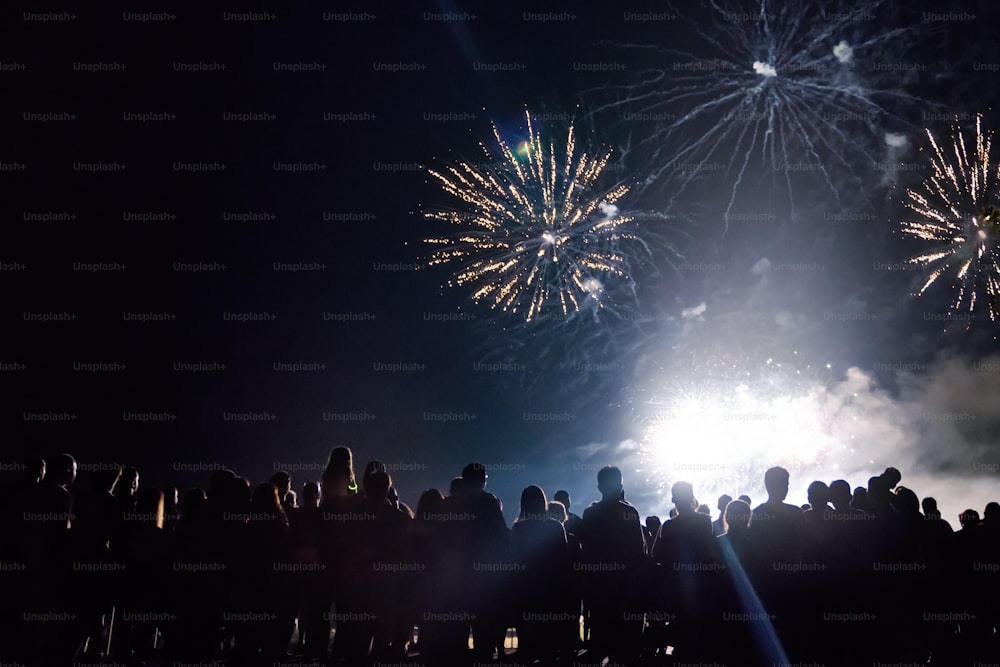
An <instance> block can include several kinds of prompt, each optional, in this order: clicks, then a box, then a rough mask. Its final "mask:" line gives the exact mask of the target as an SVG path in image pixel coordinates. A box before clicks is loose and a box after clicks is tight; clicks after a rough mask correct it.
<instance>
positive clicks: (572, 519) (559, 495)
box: [552, 489, 583, 535]
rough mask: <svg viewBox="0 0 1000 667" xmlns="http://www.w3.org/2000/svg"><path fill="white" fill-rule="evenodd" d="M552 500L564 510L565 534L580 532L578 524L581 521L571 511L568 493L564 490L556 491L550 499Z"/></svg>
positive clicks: (571, 505) (571, 506)
mask: <svg viewBox="0 0 1000 667" xmlns="http://www.w3.org/2000/svg"><path fill="white" fill-rule="evenodd" d="M552 499H553V500H555V501H556V502H560V503H562V504H563V506H564V507H565V508H566V516H567V518H566V523H565V524H564V525H563V528H565V529H566V532H567V533H572V534H573V535H576V534H578V533H579V532H580V523H581V522H582V521H583V519H581V518H580V517H579V516H577V515H576V514H573V512H572V511H571V510H572V508H573V504H572V502H571V500H570V497H569V491H567V490H565V489H559V490H558V491H556V494H555V495H554V496H553V497H552Z"/></svg>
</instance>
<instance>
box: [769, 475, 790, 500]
mask: <svg viewBox="0 0 1000 667" xmlns="http://www.w3.org/2000/svg"><path fill="white" fill-rule="evenodd" d="M764 489H765V490H767V500H768V502H779V503H780V502H781V501H783V500H784V499H785V498H787V497H788V471H787V470H785V469H784V468H782V467H780V466H775V467H773V468H768V469H767V472H765V473H764Z"/></svg>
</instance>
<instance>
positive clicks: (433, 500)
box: [414, 489, 444, 521]
mask: <svg viewBox="0 0 1000 667" xmlns="http://www.w3.org/2000/svg"><path fill="white" fill-rule="evenodd" d="M443 502H444V496H442V495H441V492H440V491H438V490H437V489H427V490H426V491H424V492H423V493H421V494H420V500H418V501H417V512H416V515H415V517H414V518H415V519H416V520H417V521H434V520H436V519H437V518H438V517H437V516H435V515H437V514H439V513H440V511H441V504H442V503H443Z"/></svg>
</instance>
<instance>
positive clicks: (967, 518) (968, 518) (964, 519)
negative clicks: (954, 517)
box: [958, 509, 979, 528]
mask: <svg viewBox="0 0 1000 667" xmlns="http://www.w3.org/2000/svg"><path fill="white" fill-rule="evenodd" d="M958 523H959V524H960V525H961V526H962V528H972V527H974V526H978V525H979V512H977V511H976V510H974V509H967V510H965V511H964V512H962V513H961V514H959V515H958Z"/></svg>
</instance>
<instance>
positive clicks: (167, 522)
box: [160, 484, 180, 535]
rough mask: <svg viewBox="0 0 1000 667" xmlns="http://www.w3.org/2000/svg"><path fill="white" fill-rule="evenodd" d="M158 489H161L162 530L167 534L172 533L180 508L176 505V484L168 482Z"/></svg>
mask: <svg viewBox="0 0 1000 667" xmlns="http://www.w3.org/2000/svg"><path fill="white" fill-rule="evenodd" d="M160 490H161V491H163V530H164V532H166V534H167V535H173V533H174V526H176V525H177V519H178V518H180V510H179V509H178V507H177V506H178V504H179V502H180V492H179V491H178V490H177V487H176V486H171V485H169V484H167V485H164V486H162V487H160Z"/></svg>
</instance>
